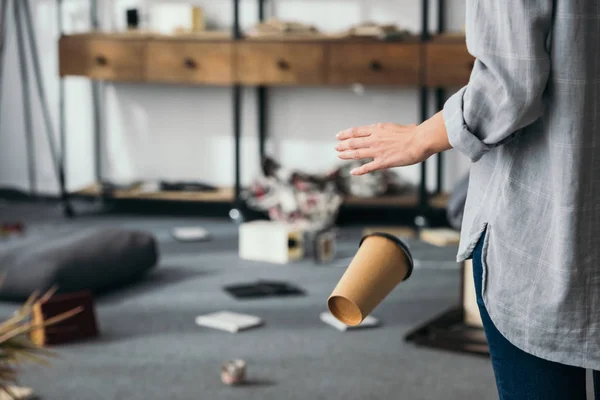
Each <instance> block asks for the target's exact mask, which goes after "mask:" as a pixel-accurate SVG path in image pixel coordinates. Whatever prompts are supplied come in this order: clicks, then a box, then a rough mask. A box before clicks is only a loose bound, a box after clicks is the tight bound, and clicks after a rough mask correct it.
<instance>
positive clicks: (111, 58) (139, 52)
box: [59, 36, 145, 81]
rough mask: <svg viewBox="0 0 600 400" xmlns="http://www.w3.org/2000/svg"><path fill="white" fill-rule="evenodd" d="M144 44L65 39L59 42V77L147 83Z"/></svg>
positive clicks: (134, 41)
mask: <svg viewBox="0 0 600 400" xmlns="http://www.w3.org/2000/svg"><path fill="white" fill-rule="evenodd" d="M144 50H145V44H144V43H143V42H141V41H136V40H112V39H98V38H88V37H85V36H80V37H78V36H74V37H69V36H64V37H62V38H61V40H60V44H59V53H60V74H61V76H66V75H78V76H87V77H90V78H93V79H100V80H108V81H141V80H144V71H143V70H144V68H143V63H144Z"/></svg>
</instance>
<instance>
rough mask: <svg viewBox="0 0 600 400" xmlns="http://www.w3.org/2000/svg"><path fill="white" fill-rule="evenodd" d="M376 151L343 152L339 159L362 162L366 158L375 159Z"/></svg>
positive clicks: (357, 150)
mask: <svg viewBox="0 0 600 400" xmlns="http://www.w3.org/2000/svg"><path fill="white" fill-rule="evenodd" d="M374 156H375V154H374V151H372V150H371V149H354V150H346V151H342V152H340V153H339V154H338V157H339V158H341V159H342V160H362V159H365V158H374Z"/></svg>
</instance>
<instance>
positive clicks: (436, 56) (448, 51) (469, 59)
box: [426, 43, 475, 87]
mask: <svg viewBox="0 0 600 400" xmlns="http://www.w3.org/2000/svg"><path fill="white" fill-rule="evenodd" d="M426 48H427V50H426V59H427V78H426V84H427V85H428V86H432V87H435V86H446V87H448V86H450V87H452V86H456V87H459V86H464V85H466V84H467V83H469V79H470V77H471V71H472V70H473V65H474V64H475V58H474V57H473V56H472V55H471V54H469V52H468V51H467V46H466V44H464V43H430V44H428V45H427V47H426Z"/></svg>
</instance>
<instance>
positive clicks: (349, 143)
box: [335, 137, 371, 151]
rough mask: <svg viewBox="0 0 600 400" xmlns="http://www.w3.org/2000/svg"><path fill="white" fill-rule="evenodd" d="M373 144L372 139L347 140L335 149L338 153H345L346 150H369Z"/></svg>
mask: <svg viewBox="0 0 600 400" xmlns="http://www.w3.org/2000/svg"><path fill="white" fill-rule="evenodd" d="M370 144H371V140H370V138H366V137H362V138H353V139H345V140H342V141H340V142H339V143H338V145H337V146H336V147H335V149H336V150H337V151H345V150H356V149H362V148H367V147H369V145H370Z"/></svg>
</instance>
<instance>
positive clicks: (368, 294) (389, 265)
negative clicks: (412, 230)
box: [327, 233, 413, 326]
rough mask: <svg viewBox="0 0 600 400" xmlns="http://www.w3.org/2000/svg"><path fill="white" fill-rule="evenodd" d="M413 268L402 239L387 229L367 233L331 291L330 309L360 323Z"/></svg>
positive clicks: (350, 322) (343, 319)
mask: <svg viewBox="0 0 600 400" xmlns="http://www.w3.org/2000/svg"><path fill="white" fill-rule="evenodd" d="M412 270H413V259H412V256H411V254H410V251H409V249H408V246H407V245H406V244H404V243H403V242H402V241H401V240H400V239H398V238H397V237H395V236H392V235H389V234H386V233H373V234H371V235H367V236H365V237H364V238H363V239H362V240H361V242H360V247H359V249H358V252H357V253H356V255H355V256H354V259H353V260H352V262H351V263H350V266H349V267H348V269H347V270H346V272H345V273H344V275H343V276H342V279H340V281H339V283H338V285H337V286H336V288H335V289H334V290H333V292H332V293H331V296H330V297H329V299H328V301H327V305H328V307H329V311H330V312H331V314H332V315H333V316H334V317H336V318H337V319H338V320H340V321H341V322H343V323H344V324H346V325H348V326H357V325H360V324H361V322H362V321H363V320H364V319H365V318H366V317H367V316H368V315H369V314H371V312H372V311H373V310H374V309H375V308H376V307H377V306H378V305H379V304H380V303H381V302H382V301H383V299H385V298H386V297H387V295H389V294H390V292H391V291H392V290H393V289H394V288H395V287H396V286H397V285H398V284H399V283H400V282H402V281H404V280H406V279H408V278H409V277H410V275H411V274H412Z"/></svg>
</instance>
